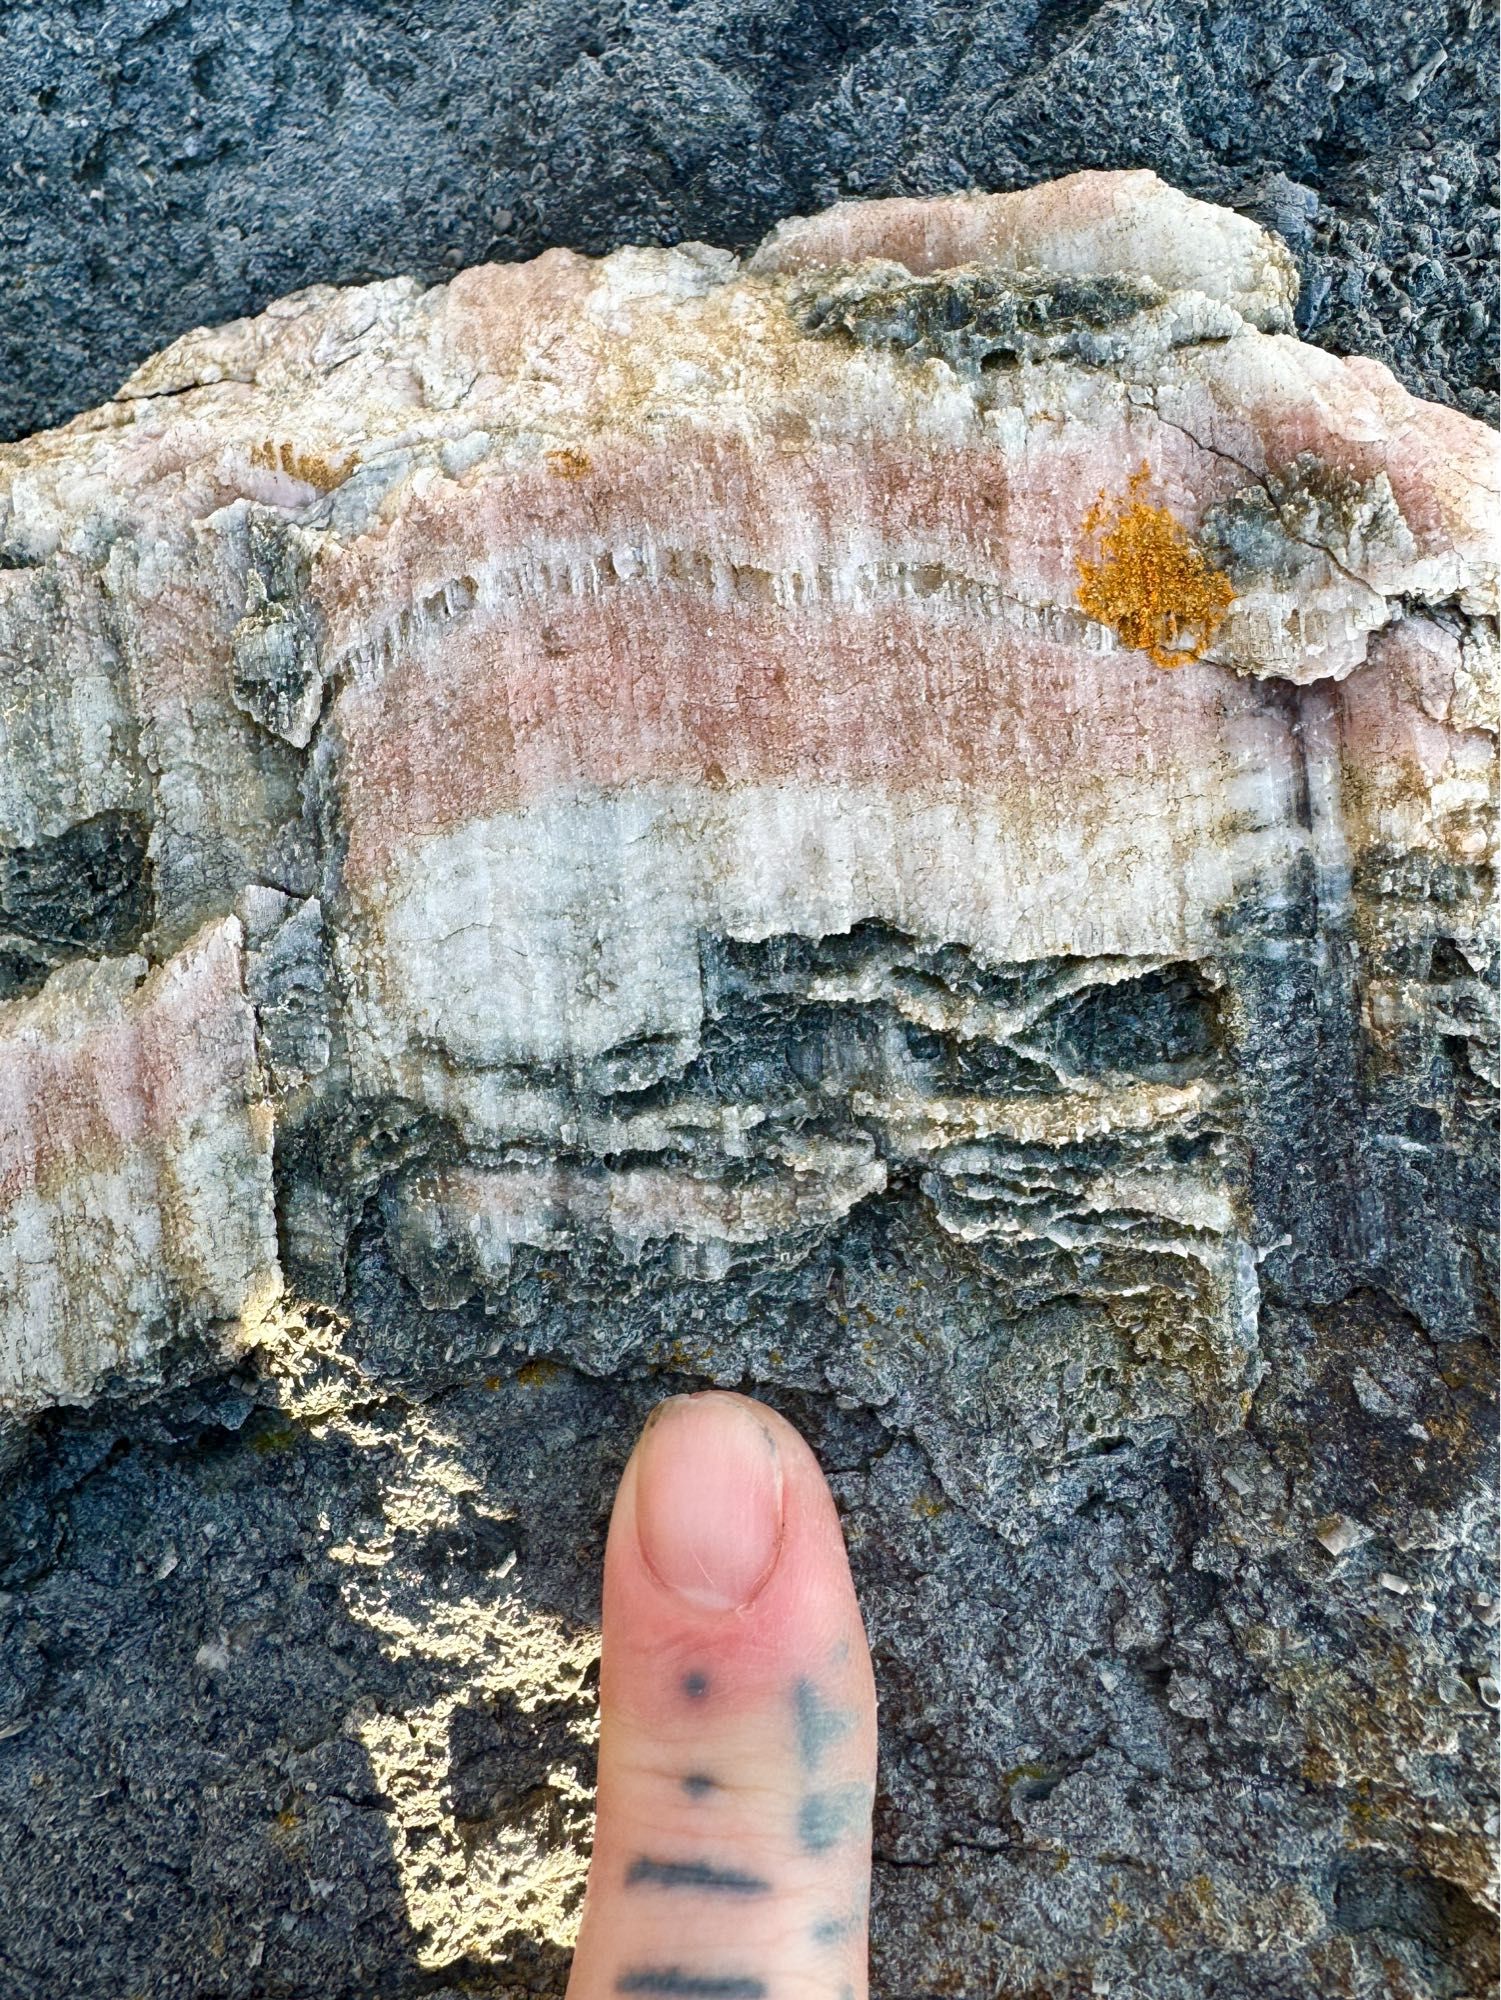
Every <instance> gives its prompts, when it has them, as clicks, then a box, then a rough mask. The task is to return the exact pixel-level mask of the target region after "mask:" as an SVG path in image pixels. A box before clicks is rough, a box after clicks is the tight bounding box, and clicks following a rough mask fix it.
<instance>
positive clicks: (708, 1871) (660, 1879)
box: [625, 1854, 771, 1896]
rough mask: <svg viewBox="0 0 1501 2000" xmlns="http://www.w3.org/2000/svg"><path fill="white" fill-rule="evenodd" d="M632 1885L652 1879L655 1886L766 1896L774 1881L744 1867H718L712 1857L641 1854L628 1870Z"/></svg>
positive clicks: (626, 1876) (627, 1879)
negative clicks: (679, 1858) (674, 1858)
mask: <svg viewBox="0 0 1501 2000" xmlns="http://www.w3.org/2000/svg"><path fill="white" fill-rule="evenodd" d="M625 1882H626V1887H627V1888H628V1889H634V1888H636V1887H638V1886H639V1885H641V1884H643V1883H648V1884H650V1886H651V1887H652V1888H654V1889H711V1890H714V1891H715V1892H716V1893H718V1894H720V1895H725V1896H764V1895H766V1894H767V1893H768V1892H769V1891H770V1889H771V1884H770V1883H769V1882H768V1881H767V1880H766V1879H765V1877H764V1876H761V1875H747V1874H746V1873H745V1871H744V1869H741V1868H716V1867H714V1865H713V1864H712V1863H711V1862H708V1861H654V1860H653V1859H652V1858H651V1856H650V1855H648V1854H641V1855H638V1856H637V1857H636V1859H635V1860H634V1861H633V1862H632V1863H631V1865H630V1867H629V1868H628V1869H627V1870H626V1873H625Z"/></svg>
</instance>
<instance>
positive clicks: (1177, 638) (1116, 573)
mask: <svg viewBox="0 0 1501 2000" xmlns="http://www.w3.org/2000/svg"><path fill="white" fill-rule="evenodd" d="M1150 477H1151V473H1150V470H1149V468H1148V467H1147V465H1146V463H1145V462H1143V463H1142V464H1141V465H1139V466H1138V467H1137V469H1136V471H1135V472H1133V473H1132V475H1131V479H1130V482H1129V484H1128V485H1127V487H1126V491H1125V494H1124V496H1123V497H1117V498H1116V499H1115V500H1113V501H1112V500H1110V499H1108V498H1107V496H1106V495H1105V494H1104V493H1101V494H1100V496H1099V498H1098V499H1097V500H1096V501H1095V504H1094V505H1093V506H1092V507H1091V508H1090V510H1089V512H1088V513H1087V514H1086V515H1085V517H1084V533H1085V535H1086V536H1087V537H1092V538H1094V539H1095V540H1096V542H1097V546H1098V560H1096V559H1095V557H1094V556H1092V555H1083V554H1081V555H1080V557H1079V608H1080V610H1081V611H1083V612H1084V613H1085V614H1086V615H1087V616H1088V617H1090V618H1097V619H1098V620H1099V622H1100V623H1101V624H1102V625H1108V626H1109V627H1110V628H1111V630H1112V631H1113V632H1114V633H1115V636H1116V637H1117V638H1118V639H1119V640H1120V642H1121V644H1122V645H1123V646H1130V647H1132V648H1133V649H1134V650H1136V651H1138V652H1142V653H1145V654H1146V656H1147V658H1148V659H1149V660H1151V661H1152V663H1153V665H1154V666H1159V667H1181V666H1184V665H1186V664H1187V662H1188V661H1190V660H1198V659H1202V657H1203V656H1204V654H1205V653H1206V652H1207V651H1208V649H1209V647H1210V646H1211V645H1212V643H1213V641H1214V635H1215V633H1216V632H1218V630H1219V629H1220V626H1221V625H1222V624H1223V623H1224V619H1225V613H1226V612H1227V611H1228V610H1229V608H1230V605H1231V603H1232V602H1233V601H1234V597H1235V592H1234V590H1233V589H1232V587H1231V584H1230V579H1229V577H1228V576H1226V575H1225V573H1224V571H1223V570H1217V569H1213V568H1211V566H1210V565H1209V563H1207V562H1206V561H1205V559H1204V557H1203V555H1202V554H1201V553H1200V551H1199V550H1198V549H1196V548H1195V547H1194V545H1193V543H1192V542H1191V541H1190V540H1189V539H1188V535H1187V533H1186V532H1185V531H1184V529H1183V527H1182V526H1181V524H1180V523H1179V522H1178V521H1177V520H1175V519H1174V517H1173V515H1172V514H1170V513H1169V512H1168V510H1167V508H1166V507H1153V506H1152V505H1150V503H1149V502H1148V501H1147V500H1146V499H1145V498H1144V497H1143V494H1144V491H1145V488H1146V485H1147V481H1148V480H1149V478H1150Z"/></svg>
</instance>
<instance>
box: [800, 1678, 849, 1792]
mask: <svg viewBox="0 0 1501 2000" xmlns="http://www.w3.org/2000/svg"><path fill="white" fill-rule="evenodd" d="M792 1712H793V1716H794V1718H795V1720H796V1723H797V1754H798V1756H799V1757H800V1758H801V1759H802V1765H803V1769H804V1770H805V1771H816V1770H817V1769H818V1766H819V1763H820V1761H821V1759H822V1757H823V1753H824V1752H825V1750H827V1749H829V1748H830V1747H831V1746H832V1745H833V1744H835V1743H837V1742H838V1741H839V1739H840V1737H841V1736H847V1735H848V1734H849V1732H850V1731H851V1730H852V1729H853V1728H854V1726H855V1716H854V1711H853V1709H848V1708H833V1707H831V1706H830V1705H829V1703H828V1702H826V1701H825V1700H824V1699H823V1697H822V1695H820V1693H819V1692H818V1689H817V1688H816V1687H814V1685H813V1683H812V1681H810V1680H800V1681H798V1682H797V1684H796V1685H795V1686H794V1688H793V1690H792Z"/></svg>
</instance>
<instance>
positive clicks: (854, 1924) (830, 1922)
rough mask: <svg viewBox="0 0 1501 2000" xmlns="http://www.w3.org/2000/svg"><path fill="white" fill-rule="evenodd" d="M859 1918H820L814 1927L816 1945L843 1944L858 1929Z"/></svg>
mask: <svg viewBox="0 0 1501 2000" xmlns="http://www.w3.org/2000/svg"><path fill="white" fill-rule="evenodd" d="M859 1923H860V1919H859V1918H858V1917H820V1918H819V1920H818V1922H817V1923H816V1924H815V1925H814V1926H813V1942H814V1943H815V1944H842V1943H843V1942H844V1940H845V1939H846V1938H847V1937H853V1936H854V1935H855V1931H856V1929H857V1928H858V1926H859Z"/></svg>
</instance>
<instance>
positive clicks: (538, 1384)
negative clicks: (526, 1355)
mask: <svg viewBox="0 0 1501 2000" xmlns="http://www.w3.org/2000/svg"><path fill="white" fill-rule="evenodd" d="M561 1373H562V1370H561V1369H560V1368H559V1366H558V1364H557V1362H556V1361H548V1360H546V1359H545V1358H544V1357H543V1356H541V1355H539V1356H538V1357H537V1359H536V1360H535V1361H524V1362H523V1363H522V1364H521V1366H520V1367H519V1368H518V1369H517V1370H516V1380H517V1381H518V1382H520V1383H521V1384H522V1386H523V1387H524V1388H527V1389H545V1388H546V1387H547V1385H548V1383H549V1382H556V1380H557V1379H558V1376H559V1375H560V1374H561Z"/></svg>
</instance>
